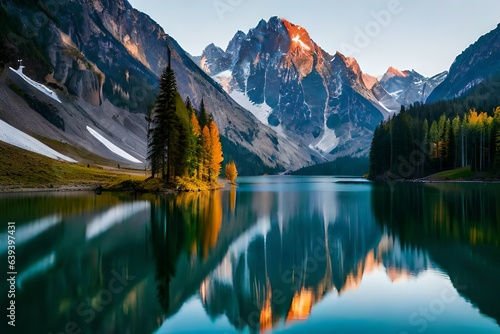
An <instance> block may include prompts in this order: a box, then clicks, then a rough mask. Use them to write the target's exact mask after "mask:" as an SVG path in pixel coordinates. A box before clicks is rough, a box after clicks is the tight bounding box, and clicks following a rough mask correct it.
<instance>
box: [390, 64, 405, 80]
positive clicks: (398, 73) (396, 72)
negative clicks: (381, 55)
mask: <svg viewBox="0 0 500 334" xmlns="http://www.w3.org/2000/svg"><path fill="white" fill-rule="evenodd" d="M386 74H392V75H395V76H398V77H403V78H405V77H407V76H408V71H404V72H402V71H400V70H398V69H397V68H395V67H393V66H391V67H389V68H388V69H387V72H386Z"/></svg>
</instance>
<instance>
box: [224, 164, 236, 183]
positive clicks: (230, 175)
mask: <svg viewBox="0 0 500 334" xmlns="http://www.w3.org/2000/svg"><path fill="white" fill-rule="evenodd" d="M224 173H225V174H226V179H228V180H229V181H230V182H231V183H234V180H236V178H237V177H238V170H237V169H236V164H235V163H234V161H231V162H229V163H228V164H227V165H226V168H225V170H224Z"/></svg>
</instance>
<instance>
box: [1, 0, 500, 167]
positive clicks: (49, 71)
mask: <svg viewBox="0 0 500 334" xmlns="http://www.w3.org/2000/svg"><path fill="white" fill-rule="evenodd" d="M0 14H1V17H2V20H1V22H0V43H1V45H2V48H1V49H0V66H1V67H2V68H4V71H3V74H2V76H1V79H0V97H1V98H0V118H1V119H2V120H4V121H6V122H7V123H9V124H10V125H11V126H14V127H15V128H17V129H19V130H21V131H24V132H25V133H29V134H32V135H36V136H38V137H39V138H40V139H41V140H42V141H45V142H50V141H54V140H55V141H57V142H61V143H64V144H65V145H69V146H71V147H76V148H78V149H83V150H84V151H87V152H90V153H93V154H97V155H98V156H101V157H104V158H105V159H108V160H110V161H116V162H120V163H130V161H124V160H123V157H121V156H119V155H116V154H115V153H114V152H113V151H111V150H109V149H108V148H106V147H105V146H104V145H103V144H102V142H100V141H98V140H96V138H95V136H93V135H92V134H91V133H90V132H89V130H87V127H91V128H92V129H94V130H95V131H96V132H97V133H98V134H100V135H101V136H103V137H105V138H106V139H107V140H109V141H110V142H111V143H112V144H113V145H115V146H117V147H119V148H121V149H122V150H124V151H126V152H127V153H128V154H130V155H132V156H133V158H134V159H137V160H139V161H141V164H135V165H134V163H132V164H131V165H133V166H137V167H138V166H145V156H146V130H145V129H146V126H147V121H146V118H145V117H144V115H143V114H146V113H147V112H148V110H149V109H150V108H151V106H152V104H153V102H154V99H155V96H156V93H157V89H158V87H157V81H158V77H159V75H160V73H161V72H162V70H163V69H164V68H165V66H166V64H167V48H170V50H171V51H172V66H173V69H174V72H175V74H176V78H177V83H178V89H179V92H180V94H181V96H182V97H183V98H187V97H189V98H190V99H191V101H192V102H193V104H194V105H195V106H198V105H199V104H200V102H201V100H202V98H203V99H204V101H205V105H206V106H207V109H208V111H209V112H210V113H211V114H212V115H213V117H214V119H215V121H216V123H217V124H218V127H219V129H220V132H221V136H222V138H221V140H222V143H223V149H224V153H225V156H226V158H227V159H234V160H235V161H236V163H237V165H239V168H240V171H241V174H262V173H276V172H280V171H286V170H293V169H297V168H299V167H302V166H305V165H310V164H314V163H318V162H323V161H327V160H332V159H334V158H335V157H338V156H343V155H351V156H366V154H367V152H368V149H369V146H370V142H371V136H372V133H373V129H374V128H375V126H376V125H377V124H378V123H380V122H381V121H382V120H384V119H386V118H387V117H388V116H389V115H391V114H393V113H394V112H397V111H398V110H399V109H400V105H402V104H403V105H407V104H410V103H415V102H420V103H421V102H424V101H426V99H427V100H428V101H435V100H439V99H448V98H453V97H455V96H460V95H462V94H464V93H465V92H466V91H467V89H468V88H470V87H473V86H475V85H477V84H478V83H480V82H481V81H482V80H485V79H487V78H488V77H489V76H492V75H494V74H495V73H499V72H500V69H499V65H498V64H499V61H498V60H499V59H500V58H499V57H500V56H499V49H500V47H499V44H500V43H499V42H498V40H499V31H498V30H499V28H497V29H496V30H494V31H492V32H491V33H489V34H488V35H486V36H484V37H482V38H481V39H480V40H479V41H478V42H477V43H476V44H474V45H472V46H471V47H470V48H469V49H468V50H466V51H465V52H464V53H463V54H462V55H461V56H460V57H458V58H457V60H456V61H455V63H454V64H453V66H452V68H451V70H450V75H448V76H447V75H446V73H441V74H438V75H436V76H434V77H432V78H425V77H423V76H421V75H420V74H418V73H416V72H415V71H399V70H396V69H393V68H390V69H389V70H388V72H387V73H385V74H384V75H383V76H382V77H381V78H377V77H374V76H370V75H368V74H366V73H363V72H362V70H361V68H360V66H359V65H358V63H357V61H356V60H355V59H353V58H348V57H345V56H344V55H342V54H340V53H336V54H334V55H330V54H329V53H327V52H326V51H324V50H323V49H322V48H321V47H320V46H319V45H317V44H316V43H315V42H314V41H313V40H312V39H311V37H310V36H309V34H308V32H307V30H306V29H304V28H302V27H300V26H297V25H295V24H293V23H291V22H289V21H287V20H284V19H280V18H277V17H273V18H271V19H269V20H268V21H264V20H262V21H261V22H259V23H258V25H257V26H256V27H255V28H253V29H251V30H250V31H249V32H248V33H244V32H241V31H238V32H237V33H236V34H235V35H234V37H233V39H232V40H231V41H230V42H229V44H228V46H227V48H226V50H222V49H221V48H219V47H216V46H215V45H213V44H212V45H209V46H208V47H207V48H206V49H205V51H204V52H203V55H201V57H191V56H190V55H189V54H188V53H187V52H185V51H184V50H183V49H182V47H181V46H180V45H179V44H178V43H177V42H176V41H175V40H174V39H173V38H172V37H170V36H168V35H167V34H166V33H165V32H164V31H163V29H162V28H161V27H160V26H159V25H158V24H157V23H156V22H154V21H153V20H152V19H151V18H150V17H149V16H147V15H145V14H143V13H141V12H139V11H137V10H135V9H133V8H132V6H131V5H130V4H129V3H128V1H126V0H110V1H101V0H83V1H76V0H70V1H67V2H65V3H64V4H61V5H58V6H53V7H50V6H45V5H44V3H43V2H38V3H34V2H29V1H24V0H13V1H7V0H0ZM33 17H43V24H38V25H37V24H35V23H34V22H33ZM19 59H22V60H23V65H25V66H26V67H25V69H24V74H25V75H26V76H27V77H29V78H31V79H32V80H34V81H37V82H40V83H43V84H45V85H46V86H47V87H49V88H50V89H51V90H53V91H54V93H55V94H57V96H58V97H59V98H60V99H61V101H62V103H58V102H57V101H55V100H53V99H50V98H48V97H47V96H46V95H45V96H44V95H43V93H42V92H40V90H37V89H35V88H34V86H33V85H29V84H26V83H24V82H20V81H19V78H18V77H16V75H15V74H14V72H12V71H6V70H5V69H8V67H13V68H14V69H17V68H18V67H19V62H18V60H19ZM193 59H194V60H195V61H196V63H195V62H193ZM198 65H199V66H198ZM443 80H444V81H443ZM436 87H437V88H436ZM431 92H432V93H431ZM62 124H64V126H62ZM75 152H78V150H76V151H75ZM86 156H88V154H83V153H79V154H77V153H73V156H70V157H71V158H73V159H75V160H78V161H85V159H86V158H85V157H86Z"/></svg>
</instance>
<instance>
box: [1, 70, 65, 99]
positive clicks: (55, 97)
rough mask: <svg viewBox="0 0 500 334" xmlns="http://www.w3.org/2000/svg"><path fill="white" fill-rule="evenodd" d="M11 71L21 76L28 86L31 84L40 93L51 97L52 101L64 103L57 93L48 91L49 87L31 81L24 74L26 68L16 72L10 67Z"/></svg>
mask: <svg viewBox="0 0 500 334" xmlns="http://www.w3.org/2000/svg"><path fill="white" fill-rule="evenodd" d="M9 68H10V70H11V71H12V72H14V73H16V74H17V75H19V76H20V77H21V78H22V79H23V80H24V81H26V82H27V83H28V84H30V85H31V86H32V87H34V88H36V89H37V90H39V91H40V92H42V93H44V94H45V95H47V96H48V97H50V98H51V99H53V100H55V101H57V102H59V103H62V102H61V100H59V97H58V96H57V94H56V93H54V92H53V91H51V90H50V89H48V88H47V87H45V86H44V85H42V84H40V83H38V82H36V81H33V80H31V79H30V78H28V77H27V76H26V75H25V74H24V73H23V68H24V66H20V67H19V69H18V70H15V69H13V68H12V67H9Z"/></svg>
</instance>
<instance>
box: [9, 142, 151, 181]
mask: <svg viewBox="0 0 500 334" xmlns="http://www.w3.org/2000/svg"><path fill="white" fill-rule="evenodd" d="M143 180H144V176H139V175H133V173H130V174H126V173H123V172H120V173H118V172H114V171H112V170H106V169H103V168H101V167H96V166H91V167H90V168H89V167H87V165H86V164H85V165H79V164H70V163H67V162H62V161H56V160H53V159H50V158H47V157H44V156H42V155H39V154H36V153H32V152H28V151H25V150H22V149H20V148H17V147H15V146H12V145H9V144H6V143H3V142H0V190H3V191H13V190H21V189H35V188H42V189H58V188H82V189H91V188H95V187H97V186H99V185H102V186H103V187H105V188H108V187H113V186H116V185H118V184H120V183H122V182H124V181H131V182H135V181H139V182H140V181H143Z"/></svg>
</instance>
